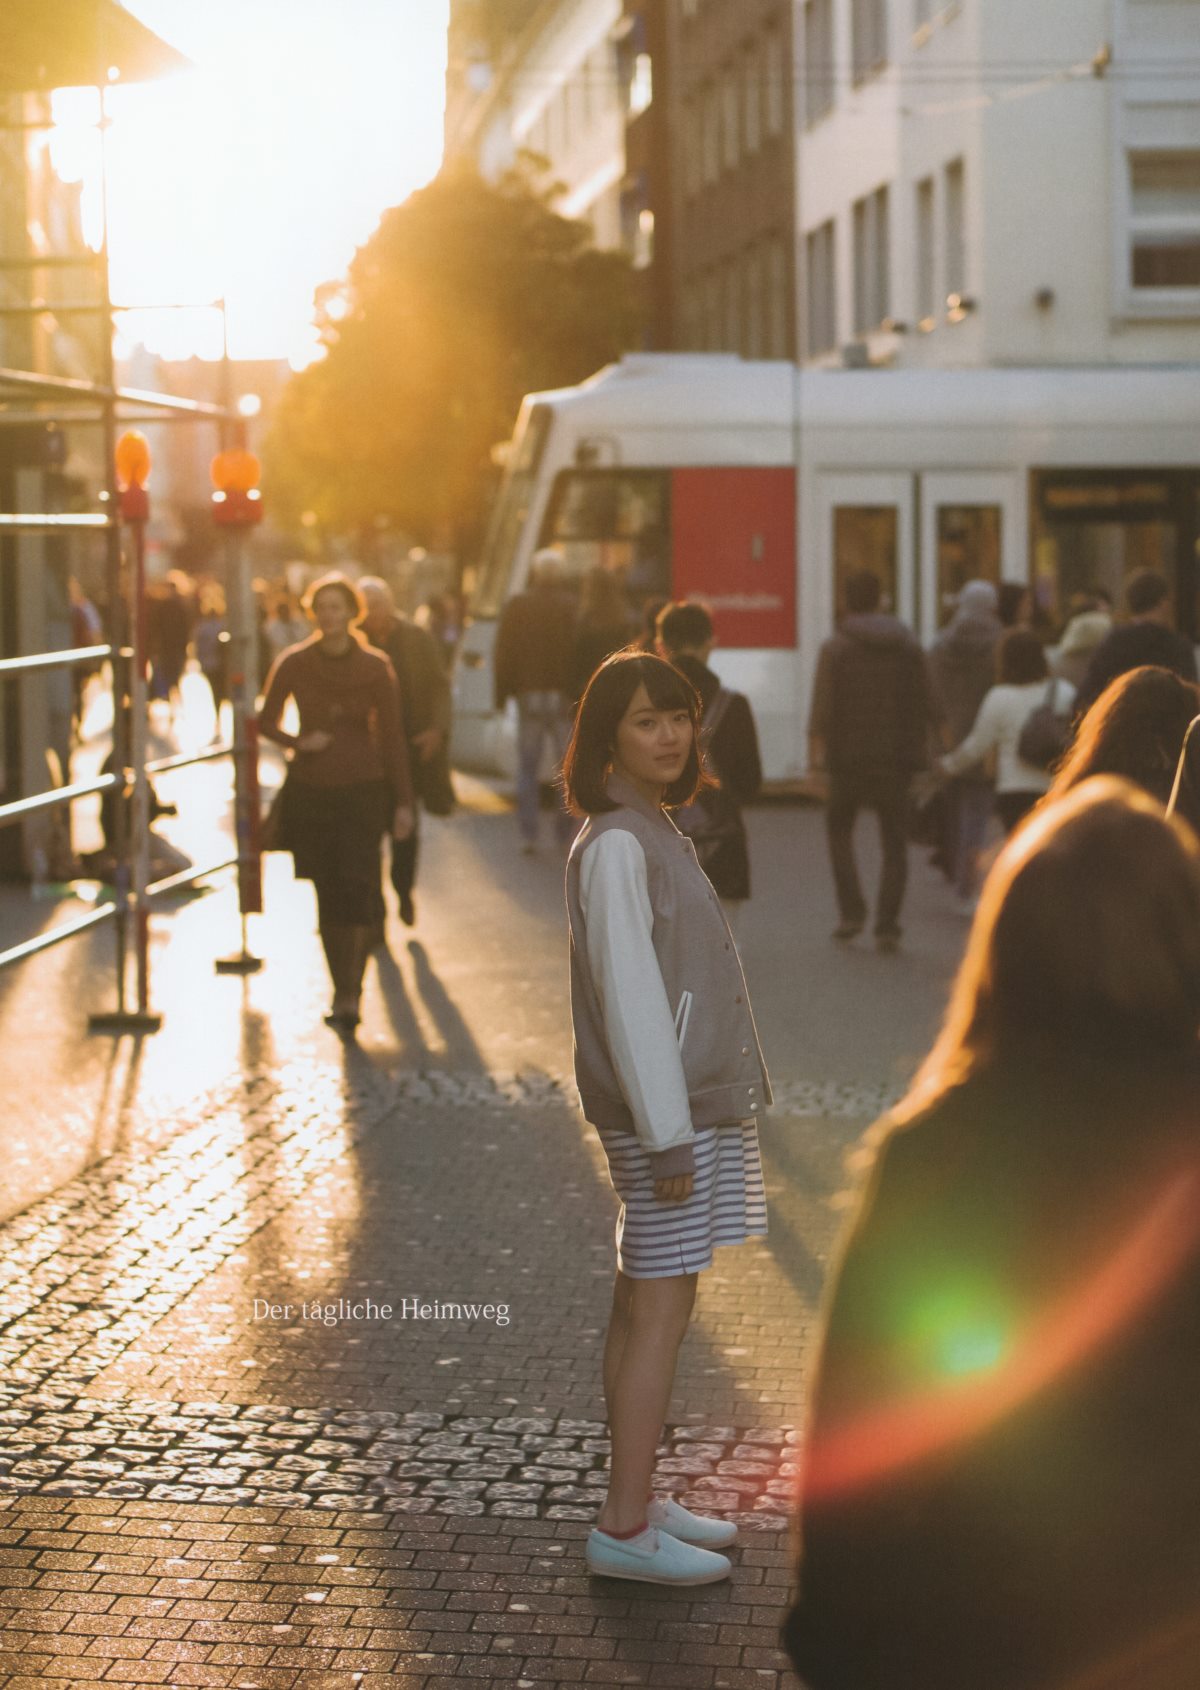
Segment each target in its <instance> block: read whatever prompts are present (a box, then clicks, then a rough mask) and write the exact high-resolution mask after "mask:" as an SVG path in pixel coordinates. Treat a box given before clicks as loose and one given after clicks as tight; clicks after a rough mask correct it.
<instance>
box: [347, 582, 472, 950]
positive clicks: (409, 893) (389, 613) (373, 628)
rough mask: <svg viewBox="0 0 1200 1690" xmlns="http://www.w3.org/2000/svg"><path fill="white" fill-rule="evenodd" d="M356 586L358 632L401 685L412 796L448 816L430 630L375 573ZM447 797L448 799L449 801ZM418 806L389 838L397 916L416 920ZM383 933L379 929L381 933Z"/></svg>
mask: <svg viewBox="0 0 1200 1690" xmlns="http://www.w3.org/2000/svg"><path fill="white" fill-rule="evenodd" d="M358 591H359V594H360V596H361V598H362V601H363V603H364V604H365V605H366V607H367V614H366V616H365V617H364V618H363V621H362V631H363V633H364V634H365V635H366V636H367V639H368V640H369V641H370V642H371V644H372V645H373V646H374V647H375V648H376V650H378V651H382V652H383V653H384V654H385V655H386V656H387V657H388V658H389V660H390V661H391V665H392V668H393V670H394V671H395V674H396V680H397V682H398V683H399V687H400V713H401V716H402V717H403V720H404V731H405V734H406V736H407V739H408V766H409V773H410V775H411V777H412V784H413V790H414V795H415V797H416V798H418V799H420V801H421V803H422V804H424V805H425V807H426V808H427V809H428V810H429V811H430V813H431V814H433V815H446V814H448V812H449V809H450V808H451V806H452V804H453V788H452V786H451V783H450V766H449V761H448V747H449V743H450V677H449V675H448V673H447V671H446V668H445V665H444V664H443V662H442V654H441V651H440V650H439V648H438V643H437V641H436V640H435V639H434V637H433V635H432V634H431V633H429V632H428V630H427V629H425V628H418V627H417V625H416V623H415V622H411V621H410V620H409V618H408V617H407V616H404V615H402V614H401V612H400V610H399V609H398V608H397V605H396V602H395V600H394V599H393V597H392V589H391V588H390V587H389V586H388V584H387V582H386V581H384V580H381V579H380V577H379V576H378V575H364V576H363V577H362V578H361V580H360V581H359V583H358ZM447 800H449V801H447ZM417 841H418V826H417V811H416V808H415V807H414V810H413V827H412V832H411V833H410V834H409V835H408V838H407V839H393V840H392V871H391V880H392V886H393V887H394V889H395V892H396V896H397V898H398V899H399V901H400V919H401V921H402V922H403V923H404V925H405V926H406V927H412V926H413V925H414V923H415V922H416V919H417V911H416V905H415V903H414V901H413V890H414V888H415V886H416V880H417ZM380 938H382V934H380Z"/></svg>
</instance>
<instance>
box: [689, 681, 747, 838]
mask: <svg viewBox="0 0 1200 1690" xmlns="http://www.w3.org/2000/svg"><path fill="white" fill-rule="evenodd" d="M733 697H734V695H733V693H731V692H730V691H729V690H728V688H727V687H721V688H720V689H719V691H718V692H717V694H716V696H715V698H714V699H713V701H712V703H711V704H710V705H709V707H708V709H707V710H706V711H705V713H704V721H703V723H702V724H701V728H700V761H701V764H703V763H704V762H705V761H706V759H707V756H708V750H709V746H710V745H711V743H712V739H713V736H714V734H715V733H716V731H717V729H718V728H719V727H720V725H721V723H722V721H723V720H724V717H725V712H726V711H727V710H728V709H729V706H730V705H731V704H732V703H733ZM672 819H673V821H674V823H675V826H676V827H677V828H678V829H679V831H680V833H683V834H686V835H687V837H688V838H689V839H690V840H691V842H692V845H693V847H694V848H695V852H696V860H697V862H698V863H699V864H700V867H701V868H702V869H704V870H705V871H707V869H708V865H709V864H710V863H711V862H712V861H713V859H714V858H715V857H717V856H718V855H719V853H720V852H721V851H722V849H723V848H724V847H725V846H726V845H728V844H730V843H731V842H732V841H733V840H735V839H740V838H741V835H742V821H741V816H740V815H739V813H738V807H737V804H736V803H735V802H734V800H733V799H732V798H731V797H730V796H729V794H728V793H727V792H725V791H724V790H723V789H722V788H721V787H719V786H718V787H706V788H705V789H704V791H703V792H701V793H700V794H699V795H698V796H697V797H696V798H694V799H693V800H692V802H691V803H690V804H684V805H683V806H682V808H680V809H678V810H675V811H674V812H673V815H672Z"/></svg>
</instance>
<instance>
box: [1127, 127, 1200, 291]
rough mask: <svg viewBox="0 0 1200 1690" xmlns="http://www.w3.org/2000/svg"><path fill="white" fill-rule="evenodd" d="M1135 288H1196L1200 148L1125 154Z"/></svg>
mask: <svg viewBox="0 0 1200 1690" xmlns="http://www.w3.org/2000/svg"><path fill="white" fill-rule="evenodd" d="M1129 188H1130V219H1129V235H1130V242H1129V257H1130V279H1131V281H1132V283H1133V286H1134V287H1135V288H1200V150H1192V151H1187V152H1184V151H1172V152H1135V153H1130V155H1129Z"/></svg>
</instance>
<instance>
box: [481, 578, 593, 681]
mask: <svg viewBox="0 0 1200 1690" xmlns="http://www.w3.org/2000/svg"><path fill="white" fill-rule="evenodd" d="M574 639H575V600H574V598H573V597H572V596H571V594H570V593H566V592H563V591H562V590H561V589H560V588H558V587H549V586H545V587H531V588H530V590H529V591H528V592H525V593H518V594H517V596H516V598H513V599H509V601H508V603H507V604H506V605H505V607H504V610H503V612H502V613H501V616H500V626H499V627H498V628H497V629H496V655H495V662H494V668H495V676H496V708H497V709H498V710H503V708H504V706H505V704H506V703H507V701H508V700H509V699H510V698H519V697H520V695H521V694H522V693H523V692H560V693H562V694H563V695H564V696H565V695H567V694H568V693H569V692H570V687H571V648H572V645H573V643H574Z"/></svg>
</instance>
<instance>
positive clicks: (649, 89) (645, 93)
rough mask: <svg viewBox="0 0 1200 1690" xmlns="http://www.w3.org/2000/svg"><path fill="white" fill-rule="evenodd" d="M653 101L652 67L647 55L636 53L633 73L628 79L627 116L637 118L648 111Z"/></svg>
mask: <svg viewBox="0 0 1200 1690" xmlns="http://www.w3.org/2000/svg"><path fill="white" fill-rule="evenodd" d="M653 99H654V67H653V65H652V63H651V60H650V55H649V53H638V54H637V55H636V57H635V58H634V61H633V72H632V74H631V76H630V78H629V115H630V117H637V116H638V114H639V113H640V112H644V111H649V109H650V105H651V102H652V101H653Z"/></svg>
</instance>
